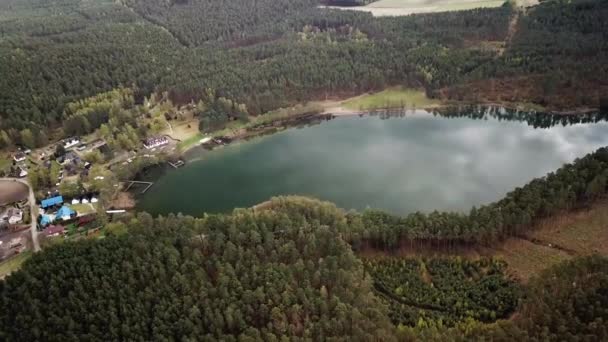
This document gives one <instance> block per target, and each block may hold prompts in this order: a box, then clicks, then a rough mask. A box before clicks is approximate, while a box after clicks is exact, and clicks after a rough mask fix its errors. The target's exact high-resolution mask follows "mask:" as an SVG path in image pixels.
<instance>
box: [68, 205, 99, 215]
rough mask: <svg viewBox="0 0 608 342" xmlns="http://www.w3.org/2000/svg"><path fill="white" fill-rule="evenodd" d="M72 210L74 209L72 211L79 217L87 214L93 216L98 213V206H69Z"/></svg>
mask: <svg viewBox="0 0 608 342" xmlns="http://www.w3.org/2000/svg"><path fill="white" fill-rule="evenodd" d="M68 206H69V207H70V208H72V210H75V211H76V212H77V213H78V215H86V214H92V213H95V212H96V209H95V207H96V204H94V203H93V204H91V203H84V204H83V203H80V204H70V205H68Z"/></svg>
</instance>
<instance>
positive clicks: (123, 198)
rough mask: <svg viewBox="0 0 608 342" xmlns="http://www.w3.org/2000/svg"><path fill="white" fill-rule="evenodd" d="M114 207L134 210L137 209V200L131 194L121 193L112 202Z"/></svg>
mask: <svg viewBox="0 0 608 342" xmlns="http://www.w3.org/2000/svg"><path fill="white" fill-rule="evenodd" d="M112 207H113V208H116V209H133V208H135V199H134V198H133V195H132V194H131V193H129V192H125V191H121V192H119V193H118V194H117V195H116V197H115V198H114V200H113V201H112Z"/></svg>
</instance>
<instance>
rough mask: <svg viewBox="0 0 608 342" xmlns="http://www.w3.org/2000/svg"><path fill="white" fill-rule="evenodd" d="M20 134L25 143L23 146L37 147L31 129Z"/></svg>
mask: <svg viewBox="0 0 608 342" xmlns="http://www.w3.org/2000/svg"><path fill="white" fill-rule="evenodd" d="M19 134H20V136H21V142H22V143H23V145H25V146H27V147H29V148H34V147H36V140H35V139H34V135H33V134H32V131H30V129H29V128H26V129H23V130H21V132H19Z"/></svg>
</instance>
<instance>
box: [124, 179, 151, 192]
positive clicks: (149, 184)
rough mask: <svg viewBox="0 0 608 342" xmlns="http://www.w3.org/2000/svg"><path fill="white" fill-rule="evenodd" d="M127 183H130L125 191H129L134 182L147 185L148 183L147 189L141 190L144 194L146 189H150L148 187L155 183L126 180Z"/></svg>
mask: <svg viewBox="0 0 608 342" xmlns="http://www.w3.org/2000/svg"><path fill="white" fill-rule="evenodd" d="M125 183H128V184H129V185H127V187H126V188H125V191H129V189H130V188H131V186H133V184H145V185H148V186H147V187H146V188H145V189H143V190H142V192H141V193H142V194H145V193H146V191H148V189H150V187H151V186H152V185H154V183H152V182H140V181H126V182H125Z"/></svg>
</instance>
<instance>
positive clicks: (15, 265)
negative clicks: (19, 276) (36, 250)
mask: <svg viewBox="0 0 608 342" xmlns="http://www.w3.org/2000/svg"><path fill="white" fill-rule="evenodd" d="M30 256H32V252H30V251H27V252H23V253H20V254H17V255H16V256H14V257H12V258H10V259H9V260H7V261H5V262H3V263H1V264H0V279H3V278H4V277H6V276H7V275H9V274H11V273H12V272H15V271H17V270H18V269H20V268H21V265H22V264H23V263H24V262H25V260H27V259H29V257H30Z"/></svg>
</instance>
